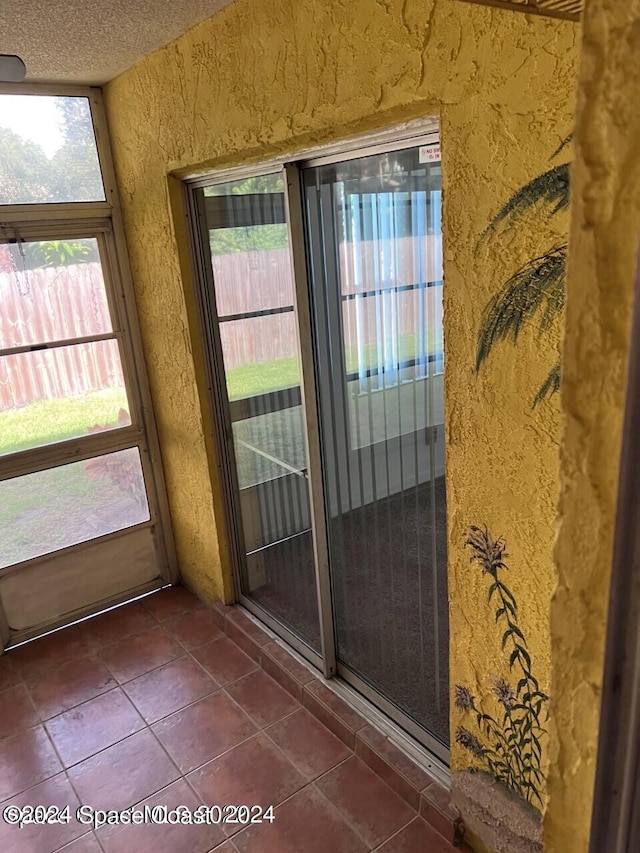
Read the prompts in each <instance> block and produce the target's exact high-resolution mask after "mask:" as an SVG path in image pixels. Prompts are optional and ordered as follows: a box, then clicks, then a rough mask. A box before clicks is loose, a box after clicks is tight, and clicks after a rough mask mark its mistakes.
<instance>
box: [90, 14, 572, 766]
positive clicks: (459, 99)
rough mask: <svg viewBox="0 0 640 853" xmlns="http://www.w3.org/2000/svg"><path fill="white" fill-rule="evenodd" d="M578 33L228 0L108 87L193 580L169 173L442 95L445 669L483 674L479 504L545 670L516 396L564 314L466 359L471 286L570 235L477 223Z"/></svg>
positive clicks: (485, 684)
mask: <svg viewBox="0 0 640 853" xmlns="http://www.w3.org/2000/svg"><path fill="white" fill-rule="evenodd" d="M577 35H578V29H577V27H576V26H575V25H573V24H570V23H566V22H562V21H557V20H547V19H543V18H540V17H536V16H526V15H518V14H513V13H508V12H504V11H500V10H496V9H488V8H484V7H479V6H474V5H469V4H464V3H459V2H454V0H385V2H375V0H322V2H321V0H295V2H294V0H238V2H236V3H235V4H234V5H232V6H230V7H228V8H227V9H225V10H224V11H223V12H222V13H220V14H219V15H217V16H215V17H214V18H212V19H210V20H209V21H206V22H204V23H203V24H201V25H199V26H198V27H196V28H195V29H193V30H191V31H190V32H189V33H187V34H185V35H184V36H183V37H181V38H180V39H178V40H177V41H176V42H174V43H173V44H171V45H169V46H168V47H167V48H165V49H163V50H161V51H159V52H157V53H155V54H153V55H151V56H149V57H148V58H146V59H145V60H144V61H143V62H141V63H140V64H138V65H137V66H135V67H134V68H133V69H131V70H130V71H128V72H126V73H125V74H123V75H122V76H121V77H119V78H117V79H116V80H115V81H113V82H112V83H111V84H110V85H109V86H108V87H107V90H106V104H107V109H108V117H109V124H110V129H111V134H112V142H113V148H114V156H115V163H116V169H117V173H118V179H119V182H120V187H121V191H122V204H123V208H124V217H125V223H126V228H127V233H128V240H129V250H130V254H131V262H132V268H133V276H134V281H135V287H136V295H137V300H138V307H139V311H140V318H141V324H142V334H143V340H144V343H145V347H146V351H147V357H148V361H149V373H150V379H151V385H152V391H153V394H154V397H155V401H156V408H157V415H158V423H159V430H160V438H161V442H162V447H163V454H164V461H165V465H166V473H167V481H168V484H169V491H170V502H171V508H172V513H173V518H174V526H175V533H176V540H177V548H178V555H179V560H180V564H181V568H182V571H183V573H184V575H185V577H186V579H187V582H188V583H190V584H191V585H192V586H193V587H194V588H195V589H196V590H197V591H205V592H206V591H208V592H209V593H214V594H220V592H221V590H222V586H223V584H222V576H221V575H220V570H219V561H218V556H217V548H216V524H215V521H216V520H217V521H218V523H219V522H220V519H219V517H216V511H215V510H214V502H213V501H212V487H211V484H210V477H209V474H210V472H209V471H208V470H207V464H206V458H205V457H206V451H205V441H204V438H203V436H204V434H206V432H207V427H206V425H205V426H203V423H202V421H201V412H200V406H199V401H198V396H197V391H196V387H195V382H194V376H195V372H194V358H193V357H192V352H191V346H192V344H191V339H190V330H189V318H188V308H189V306H188V304H185V291H186V292H187V293H188V292H189V289H190V287H191V285H190V283H189V282H188V281H185V282H184V288H183V280H182V278H181V274H180V266H179V259H178V251H177V246H178V243H179V235H178V240H177V239H176V233H175V231H174V225H173V221H172V214H171V209H170V203H169V195H168V189H167V174H168V173H169V172H172V171H174V170H184V169H188V168H190V167H193V166H196V165H208V166H211V167H215V166H217V165H223V164H224V165H229V164H232V163H241V162H246V161H247V160H248V159H259V158H260V157H266V156H270V155H274V154H275V153H277V152H285V151H291V150H295V149H297V148H301V147H303V146H309V145H312V144H314V143H318V144H320V143H325V142H327V141H329V140H332V139H335V138H340V137H344V136H346V135H348V134H352V133H356V132H360V131H366V130H368V129H372V128H380V127H383V126H388V125H392V124H394V123H397V122H400V121H404V120H407V119H410V118H417V117H420V116H427V115H434V114H439V115H440V118H441V128H442V131H441V137H442V147H443V158H444V161H443V171H444V214H443V215H444V252H445V347H446V357H447V373H446V420H447V427H446V433H447V442H448V451H447V454H448V455H447V483H448V485H447V488H448V498H449V537H450V539H449V549H450V597H451V657H452V663H451V678H452V682H457V681H464V682H465V683H468V684H470V685H471V687H472V688H473V689H474V691H475V692H476V693H477V694H479V693H481V692H486V691H488V690H490V687H491V680H490V678H491V676H492V675H494V674H495V673H496V670H497V669H499V668H500V666H499V664H496V660H497V661H502V660H503V653H502V652H501V650H500V646H499V641H498V636H497V633H496V629H495V625H494V622H493V615H492V614H491V613H489V611H488V608H487V607H486V604H485V602H486V592H487V585H486V582H485V579H483V578H482V577H481V576H480V572H479V570H477V569H473V568H471V567H470V566H469V562H468V555H467V554H466V553H464V551H463V547H462V544H463V540H464V534H465V530H466V528H467V527H468V525H470V524H473V523H478V524H483V523H485V522H486V523H487V524H488V525H489V528H490V529H491V530H492V531H493V532H494V534H496V535H497V534H499V533H501V534H504V535H505V536H506V537H507V540H508V546H509V553H510V554H511V559H510V563H511V566H512V573H511V579H512V583H511V586H512V589H513V591H514V593H515V594H516V596H517V597H518V600H519V602H520V604H521V611H522V616H521V621H522V627H523V628H524V629H525V631H526V632H527V635H528V638H529V641H530V647H531V651H532V656H533V658H534V669H535V672H536V673H537V675H538V676H539V678H540V680H541V686H542V687H543V689H544V688H546V687H548V679H549V673H550V662H549V657H550V655H549V600H550V596H551V591H552V588H553V585H554V568H553V563H552V558H551V552H552V544H553V538H554V518H555V501H556V492H557V487H558V481H557V478H558V460H557V456H558V447H557V443H558V438H559V411H558V403H557V398H556V399H554V400H553V401H552V402H550V403H546V404H544V405H543V406H542V407H540V408H539V409H537V410H536V411H535V412H533V411H532V410H531V400H532V398H533V396H534V394H535V391H536V390H537V388H538V387H539V385H540V384H541V382H542V381H543V379H544V377H545V376H546V375H547V372H548V371H549V369H550V367H551V365H552V363H553V360H554V356H555V349H556V348H557V345H558V341H559V332H560V330H559V329H556V330H555V332H554V334H552V335H551V336H548V337H542V338H539V337H538V336H537V335H536V334H535V333H534V332H533V331H525V332H524V333H523V336H522V339H521V340H520V341H519V342H518V346H517V349H514V348H513V347H512V346H511V345H510V344H504V345H501V346H500V347H499V349H497V350H496V352H495V353H494V354H493V355H492V356H491V357H490V359H489V360H488V362H487V364H486V367H485V369H484V370H483V372H482V374H481V375H480V377H479V379H478V380H477V381H476V379H475V377H474V375H473V364H474V357H475V336H476V333H477V329H478V326H479V323H480V318H481V315H482V309H483V307H484V305H485V303H486V302H487V300H488V299H489V297H490V296H491V295H493V293H495V292H496V291H497V290H498V288H499V287H500V285H501V284H502V282H503V281H504V280H505V279H506V278H507V277H508V276H509V275H510V274H511V273H512V272H514V271H515V269H516V268H517V266H518V264H520V263H523V262H525V261H526V260H528V259H529V258H531V257H535V256H536V255H538V254H539V253H540V251H541V250H544V249H546V248H548V241H549V240H552V241H556V242H557V241H558V240H561V239H562V237H563V236H566V235H563V234H562V230H563V229H565V230H566V227H567V223H566V221H564V222H563V220H562V218H561V217H558V218H557V219H556V220H555V221H554V224H553V228H555V229H556V233H555V234H554V233H553V232H551V231H548V230H547V226H546V225H544V224H542V223H541V217H540V216H538V217H534V218H532V219H531V220H530V221H529V222H528V225H522V226H520V227H519V228H517V229H514V230H513V231H512V232H510V233H506V234H504V235H503V236H501V237H497V238H495V239H494V240H492V241H490V242H489V243H488V244H486V245H485V246H484V247H483V248H481V249H479V250H478V249H477V242H478V239H479V236H480V234H481V233H482V231H483V230H484V228H485V226H486V225H487V222H488V221H489V219H490V217H491V216H492V215H493V214H494V213H495V212H496V211H497V210H498V208H499V207H500V206H501V205H502V204H503V203H504V202H505V201H506V199H507V198H508V197H509V195H510V194H511V193H512V192H513V191H514V190H515V189H516V188H517V187H518V186H520V185H521V184H522V183H523V182H525V181H527V180H529V179H531V178H532V177H534V176H535V175H537V174H539V173H540V172H542V171H544V170H545V169H547V168H548V167H549V158H550V156H551V154H552V153H553V151H554V150H555V149H556V148H557V146H558V144H559V142H560V141H561V139H562V138H564V137H565V136H566V135H567V133H568V132H569V131H570V130H571V126H572V115H573V106H574V105H573V90H574V75H575V56H576V43H577ZM557 229H560V230H559V231H558V230H557ZM195 356H196V358H195V363H196V368H197V364H198V358H197V353H195ZM214 474H215V472H214ZM215 487H216V486H215V478H214V488H215ZM223 562H224V561H223ZM457 722H458V720H457V718H456V717H455V715H454V719H453V725H454V726H455V724H456V723H457ZM452 761H453V766H454V767H464V766H466V765H467V764H468V756H467V754H466V753H462V752H461V751H460V749H459V748H458V747H457V746H455V745H454V749H453V755H452Z"/></svg>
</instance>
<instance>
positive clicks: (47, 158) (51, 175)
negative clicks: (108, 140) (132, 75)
mask: <svg viewBox="0 0 640 853" xmlns="http://www.w3.org/2000/svg"><path fill="white" fill-rule="evenodd" d="M104 200H105V194H104V186H103V183H102V176H101V173H100V163H99V160H98V151H97V147H96V139H95V134H94V130H93V122H92V119H91V108H90V105H89V99H88V98H82V97H65V96H60V95H52V96H47V95H3V94H0V205H2V204H54V203H68V202H81V201H85V202H87V201H104Z"/></svg>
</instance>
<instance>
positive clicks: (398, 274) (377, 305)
mask: <svg viewBox="0 0 640 853" xmlns="http://www.w3.org/2000/svg"><path fill="white" fill-rule="evenodd" d="M439 240H440V238H439V237H437V236H425V237H424V238H420V242H421V243H423V245H422V246H421V251H420V253H418V252H417V251H416V248H417V243H418V240H417V239H416V238H411V237H408V238H402V239H400V240H397V241H395V248H394V252H395V259H396V260H395V269H394V275H393V281H378V280H376V276H375V274H374V273H373V272H372V270H375V268H376V260H375V259H376V253H379V252H380V246H379V244H377V243H374V242H366V241H363V242H361V243H358V244H357V246H356V247H355V249H354V246H353V245H352V244H350V243H343V244H342V245H341V246H340V258H339V263H340V267H341V276H342V281H343V296H348V295H349V294H353V293H354V292H355V291H356V290H357V289H358V288H357V287H356V284H355V283H354V282H355V277H354V276H355V272H354V270H355V266H354V265H355V259H356V256H357V257H358V258H359V268H361V269H362V270H363V271H364V281H363V282H362V284H361V286H362V285H364V287H365V289H376V288H380V287H382V288H383V289H387V288H392V287H393V286H404V285H410V284H415V283H419V282H420V281H421V279H423V280H424V281H439V280H440V279H441V278H442V269H441V266H440V256H441V252H440V245H439V243H438V244H436V241H439ZM417 257H421V258H423V261H421V263H420V265H419V267H420V268H419V267H418V266H417V265H416V258H417ZM212 263H213V271H214V276H215V286H216V301H217V308H218V313H219V315H220V316H221V317H224V316H225V315H226V316H229V315H237V314H244V313H247V312H251V311H261V310H268V309H270V308H281V307H286V306H291V305H293V299H294V297H293V281H292V276H291V267H290V257H289V252H288V249H269V250H260V251H255V252H251V251H249V252H237V253H230V254H225V255H215V256H214V257H213V259H212ZM432 290H433V293H432V294H431V295H430V296H429V298H425V299H423V301H422V302H421V301H420V296H419V291H417V290H416V291H405V292H404V293H397V294H393V293H389V294H388V295H387V296H386V297H385V298H384V299H380V298H379V297H377V296H370V297H366V298H363V299H358V300H357V301H358V302H359V303H360V306H359V308H358V310H356V300H353V299H345V301H343V322H344V336H345V341H346V342H347V345H348V346H350V347H351V346H353V345H354V344H355V341H356V339H358V340H359V341H360V343H364V344H368V343H373V342H374V341H375V340H376V335H378V334H379V329H380V324H379V318H380V313H381V312H382V311H388V310H389V305H391V304H392V305H393V310H394V312H395V314H394V316H395V317H396V318H397V320H396V321H395V322H397V334H398V335H400V336H402V335H410V334H413V333H415V330H416V328H417V327H418V326H419V325H420V323H426V326H427V327H428V328H429V329H436V328H438V327H439V325H440V324H441V289H440V288H433V289H432ZM389 297H391V301H390V300H389ZM421 306H422V307H421ZM418 312H421V313H423V314H424V313H425V312H426V316H423V317H422V318H419V317H418V316H417V314H418ZM111 330H112V324H111V317H110V314H109V306H108V303H107V297H106V291H105V286H104V282H103V278H102V270H101V268H100V264H99V263H88V264H76V265H70V266H66V267H48V268H43V269H33V270H25V271H15V270H8V271H7V269H6V266H5V267H4V271H0V348H1V349H10V348H12V347H21V346H29V345H37V344H41V343H46V342H50V341H60V340H66V339H69V338H80V337H90V336H93V335H101V334H108V333H109V332H110V331H111ZM221 335H222V341H223V349H224V354H225V365H226V368H227V369H230V368H234V367H238V366H240V365H245V364H255V363H263V362H269V361H273V360H275V359H280V358H286V357H289V356H294V355H295V354H296V353H297V330H296V325H295V318H294V315H293V313H284V314H283V313H280V314H271V315H266V316H263V317H255V318H250V319H245V320H236V321H230V322H222V323H221ZM123 384H124V381H123V376H122V367H121V364H120V358H119V353H118V347H117V343H116V342H115V341H96V342H93V343H86V344H77V345H74V346H65V347H60V348H56V349H51V350H41V351H35V352H25V353H19V354H14V355H4V356H2V357H1V358H0V411H6V410H9V409H15V408H19V407H21V406H26V405H29V404H30V403H32V402H35V401H38V400H45V399H51V398H56V397H72V396H75V395H80V394H84V393H87V392H90V391H98V390H103V389H108V388H114V387H122V386H123Z"/></svg>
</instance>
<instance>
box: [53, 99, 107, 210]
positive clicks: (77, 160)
mask: <svg viewBox="0 0 640 853" xmlns="http://www.w3.org/2000/svg"><path fill="white" fill-rule="evenodd" d="M56 109H57V110H58V113H59V115H60V130H61V133H62V136H63V139H64V143H63V145H62V147H61V148H59V149H58V150H57V151H56V153H55V154H54V155H53V158H52V161H51V169H52V174H51V176H52V191H53V196H54V197H52V198H51V199H50V201H102V200H103V199H104V188H103V186H102V177H101V174H100V164H99V162H98V154H97V151H96V144H95V135H94V132H93V124H92V121H91V111H90V109H89V102H88V101H87V100H86V99H85V98H57V99H56Z"/></svg>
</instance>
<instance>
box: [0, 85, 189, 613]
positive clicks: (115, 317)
mask: <svg viewBox="0 0 640 853" xmlns="http://www.w3.org/2000/svg"><path fill="white" fill-rule="evenodd" d="M0 94H2V95H31V96H34V97H38V96H58V97H82V98H86V99H87V100H88V102H89V107H90V112H91V119H92V123H93V129H94V134H95V141H96V149H97V153H98V162H99V165H100V171H101V175H102V182H103V186H104V194H105V200H104V201H97V202H63V203H59V202H43V203H38V204H17V205H3V204H0V243H7V242H11V241H12V240H14V239H16V237H18V236H19V238H20V239H21V240H22V239H23V240H25V242H27V241H29V242H30V241H38V240H42V241H47V240H53V239H56V238H64V239H74V238H75V239H81V238H85V239H87V238H95V239H96V240H97V242H98V249H99V255H100V264H101V267H102V274H103V278H104V283H105V291H106V296H107V302H108V305H109V312H110V315H111V319H112V325H113V329H112V332H110V333H107V334H106V335H96V336H89V337H88V340H89V341H91V340H94V339H97V340H99V339H105V338H106V339H115V340H117V341H118V347H119V353H120V358H121V362H122V370H123V375H124V379H125V388H126V391H127V395H128V398H129V414H130V417H131V424H130V425H129V426H125V427H116V428H115V429H112V430H106V431H104V432H97V433H92V434H88V435H82V436H79V437H76V438H70V439H65V440H63V441H59V442H53V443H50V444H46V445H43V446H40V447H35V448H29V449H26V450H21V451H18V452H16V453H9V454H6V455H3V456H0V482H2V481H4V480H9V479H13V478H15V477H19V476H22V475H27V474H31V473H36V472H37V471H42V470H47V469H51V468H56V467H59V466H61V465H65V464H68V463H71V462H77V461H82V460H86V459H91V458H94V457H97V456H101V455H104V454H106V453H109V452H115V451H118V450H126V449H129V448H132V447H136V448H137V449H138V451H139V453H140V460H141V464H142V472H143V476H144V482H145V490H146V495H147V503H148V506H149V516H150V517H149V520H148V521H145V522H143V523H140V524H135V525H131V526H130V527H126V528H124V529H123V530H120V531H115V532H113V533H109V534H105V535H103V536H98V537H95V538H93V539H88V540H84V541H82V542H79V543H77V544H75V545H70V546H68V547H66V548H64V549H59V550H56V551H53V552H49V553H48V554H43V555H41V556H38V557H34V558H31V559H29V560H24V561H21V562H18V563H14V564H12V565H11V566H7V567H4V568H2V569H0V576H2V575H4V574H5V573H8V572H14V571H17V570H20V569H22V568H23V567H25V566H32V565H34V564H36V563H39V562H44V561H46V560H49V559H51V558H52V556H55V555H58V554H61V553H64V552H66V551H70V550H76V549H80V548H83V547H86V546H87V544H89V543H96V542H99V541H101V540H103V539H110V538H113V537H115V536H122V535H126V534H127V533H128V532H130V531H132V530H137V529H139V528H142V527H151V526H154V527H155V528H156V530H157V534H158V535H157V545H156V551H157V552H158V555H159V557H158V559H159V569H160V571H161V573H162V576H163V579H164V581H165V583H167V584H169V583H175V582H176V581H177V580H178V571H177V559H176V553H175V545H174V541H173V535H172V528H171V519H170V513H169V503H168V498H167V491H166V484H165V480H164V474H163V470H162V461H161V454H160V444H159V440H158V434H157V426H156V421H155V417H154V414H153V407H152V400H151V392H150V388H149V384H148V380H147V375H146V369H145V360H144V352H143V347H142V339H141V335H140V327H139V321H138V314H137V309H136V304H135V296H134V291H133V283H132V280H131V273H130V268H129V259H128V253H127V248H126V238H125V233H124V226H123V221H122V215H121V211H120V203H119V194H118V188H117V183H116V177H115V169H114V165H113V157H112V152H111V145H110V141H109V133H108V126H107V119H106V114H105V111H104V104H103V98H102V91H101V90H100V89H99V88H96V87H90V86H75V85H53V84H33V83H27V84H25V83H0ZM84 340H85V338H82V339H80V338H78V339H73V338H70V339H64V340H63V341H61V342H58V341H56V342H51V343H52V344H53V343H55V344H56V345H57V346H66V345H73V344H74V343H77V342H82V341H84ZM49 347H50V344H49V345H48V346H47V348H49ZM34 348H35V349H36V350H37V349H42V347H41V346H40V345H34ZM30 349H31V348H30V347H29V346H26V347H18V348H11V349H10V350H9V352H11V351H13V350H22V351H27V352H28V351H29V350H30ZM6 354H8V351H7V349H6V348H5V349H3V350H0V356H2V355H6ZM0 610H1V605H0ZM0 616H1V613H0Z"/></svg>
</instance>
